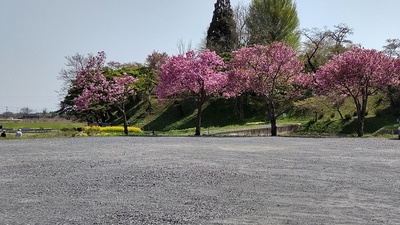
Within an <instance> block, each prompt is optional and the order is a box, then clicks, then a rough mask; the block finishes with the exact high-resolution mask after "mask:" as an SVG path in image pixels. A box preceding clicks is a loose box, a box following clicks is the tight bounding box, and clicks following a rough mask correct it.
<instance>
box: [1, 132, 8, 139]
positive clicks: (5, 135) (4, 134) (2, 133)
mask: <svg viewBox="0 0 400 225" xmlns="http://www.w3.org/2000/svg"><path fill="white" fill-rule="evenodd" d="M1 137H4V138H5V137H7V134H6V130H3V131H2V132H1Z"/></svg>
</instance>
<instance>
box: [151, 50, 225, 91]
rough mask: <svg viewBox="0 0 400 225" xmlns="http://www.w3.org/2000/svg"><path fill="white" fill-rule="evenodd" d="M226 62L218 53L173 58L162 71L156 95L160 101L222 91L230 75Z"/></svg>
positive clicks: (207, 52) (189, 53) (187, 54)
mask: <svg viewBox="0 0 400 225" xmlns="http://www.w3.org/2000/svg"><path fill="white" fill-rule="evenodd" d="M224 68H225V63H224V61H223V59H222V58H221V57H219V56H218V55H217V54H216V53H215V52H211V51H209V50H206V51H204V52H202V53H199V54H196V53H195V52H194V51H189V52H187V53H186V54H185V55H182V54H181V55H178V56H173V57H171V58H170V59H169V60H167V61H166V62H165V63H164V64H163V65H162V66H161V68H160V72H159V77H160V81H159V84H158V86H157V95H158V97H159V98H160V99H165V98H169V97H171V96H176V95H179V94H183V93H192V94H200V95H204V96H209V95H211V94H214V93H219V92H222V90H223V87H224V86H225V85H226V82H227V76H226V75H225V73H224V72H223V70H224Z"/></svg>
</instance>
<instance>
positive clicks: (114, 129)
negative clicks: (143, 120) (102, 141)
mask: <svg viewBox="0 0 400 225" xmlns="http://www.w3.org/2000/svg"><path fill="white" fill-rule="evenodd" d="M84 130H85V132H86V133H87V134H89V135H94V134H104V133H123V132H124V127H123V126H108V127H100V126H86V127H85V128H84ZM128 132H130V133H136V134H141V133H143V131H142V130H141V129H140V128H139V127H128Z"/></svg>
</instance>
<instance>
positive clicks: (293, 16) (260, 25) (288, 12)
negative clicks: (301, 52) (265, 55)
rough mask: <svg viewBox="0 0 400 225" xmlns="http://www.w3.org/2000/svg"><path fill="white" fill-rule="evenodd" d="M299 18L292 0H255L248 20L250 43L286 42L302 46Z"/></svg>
mask: <svg viewBox="0 0 400 225" xmlns="http://www.w3.org/2000/svg"><path fill="white" fill-rule="evenodd" d="M299 24H300V22H299V18H298V17H297V9H296V3H294V2H293V1H292V0H253V1H252V2H251V4H250V8H249V15H248V18H247V20H246V25H247V29H248V32H249V44H253V45H254V44H260V45H268V44H271V43H273V42H275V41H278V42H284V43H286V44H287V45H289V46H291V47H293V48H295V49H297V48H298V47H299V46H300V33H299V31H298V28H299Z"/></svg>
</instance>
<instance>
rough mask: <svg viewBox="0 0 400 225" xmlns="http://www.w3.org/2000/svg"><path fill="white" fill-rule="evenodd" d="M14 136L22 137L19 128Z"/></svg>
mask: <svg viewBox="0 0 400 225" xmlns="http://www.w3.org/2000/svg"><path fill="white" fill-rule="evenodd" d="M15 137H22V131H21V129H18V131H17V133H15Z"/></svg>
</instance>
